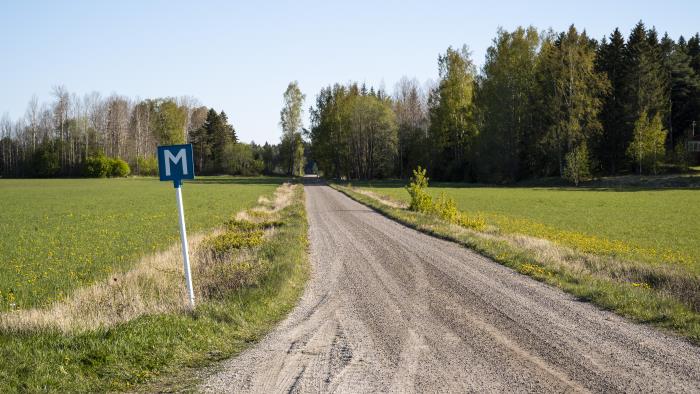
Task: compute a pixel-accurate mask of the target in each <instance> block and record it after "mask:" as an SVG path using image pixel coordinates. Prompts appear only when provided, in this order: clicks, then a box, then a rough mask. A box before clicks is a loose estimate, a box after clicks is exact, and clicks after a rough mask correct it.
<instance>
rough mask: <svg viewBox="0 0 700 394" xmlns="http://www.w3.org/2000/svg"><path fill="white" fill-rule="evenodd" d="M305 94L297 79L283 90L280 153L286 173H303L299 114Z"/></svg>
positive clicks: (300, 114)
mask: <svg viewBox="0 0 700 394" xmlns="http://www.w3.org/2000/svg"><path fill="white" fill-rule="evenodd" d="M304 99H305V96H304V95H303V94H302V93H301V89H299V84H298V82H297V81H292V82H290V83H289V85H288V86H287V90H286V91H285V92H284V107H283V108H282V110H281V111H280V126H281V127H282V143H281V144H280V148H281V149H280V153H281V155H282V162H283V165H284V166H285V167H286V169H287V175H293V176H303V175H304V164H305V163H304V146H303V144H302V141H301V131H302V130H301V126H302V122H301V116H302V113H303V106H304Z"/></svg>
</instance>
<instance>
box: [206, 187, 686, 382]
mask: <svg viewBox="0 0 700 394" xmlns="http://www.w3.org/2000/svg"><path fill="white" fill-rule="evenodd" d="M305 189H306V204H307V210H308V216H309V223H310V240H311V263H312V267H313V274H312V278H311V280H310V282H309V284H308V287H307V289H306V291H305V293H304V296H303V298H302V299H301V301H300V303H299V305H298V306H297V307H296V309H295V310H294V311H293V312H292V313H291V314H290V316H289V317H288V318H287V319H286V320H285V321H284V322H282V323H281V324H280V325H279V327H277V328H276V329H275V330H274V331H273V332H272V333H271V334H270V335H268V336H267V337H266V338H265V339H264V340H262V341H261V342H260V343H259V344H258V345H257V346H255V347H254V348H252V349H250V350H248V351H246V352H244V353H243V354H242V355H240V356H239V357H236V358H232V359H230V360H228V361H226V362H225V363H224V364H223V365H222V366H221V369H220V371H219V372H217V373H216V374H214V375H212V376H210V377H209V378H208V379H206V381H205V383H204V385H203V386H202V387H201V389H202V390H204V391H211V392H237V393H240V392H258V393H272V392H291V393H294V392H312V393H314V392H349V393H358V392H460V393H461V392H473V391H479V392H484V391H487V392H606V393H608V392H623V391H624V392H659V393H665V392H700V348H698V347H696V346H693V345H691V344H688V343H686V342H684V341H683V340H680V339H677V338H674V337H672V336H670V335H667V334H663V333H660V332H659V331H657V330H654V329H652V328H650V327H646V326H641V325H637V324H633V323H630V322H628V321H626V320H624V319H622V318H620V317H618V316H615V315H613V314H612V313H609V312H605V311H601V310H599V309H597V308H595V307H594V306H592V305H590V304H587V303H583V302H579V301H576V300H575V299H574V298H572V297H571V296H569V295H566V294H564V293H562V292H561V291H559V290H557V289H554V288H551V287H549V286H547V285H544V284H541V283H539V282H536V281H534V280H532V279H530V278H528V277H525V276H523V275H520V274H518V273H516V272H514V271H512V270H510V269H508V268H505V267H503V266H501V265H498V264H496V263H494V262H492V261H490V260H488V259H486V258H484V257H482V256H479V255H477V254H475V253H473V252H471V251H469V250H468V249H465V248H463V247H461V246H458V245H456V244H453V243H450V242H446V241H443V240H439V239H436V238H433V237H430V236H427V235H424V234H421V233H418V232H416V231H414V230H411V229H408V228H406V227H404V226H401V225H399V224H397V223H395V222H393V221H391V220H389V219H387V218H385V217H383V216H381V215H379V214H378V213H375V212H373V211H372V210H370V209H369V208H367V207H365V206H363V205H361V204H359V203H356V202H354V201H352V200H351V199H349V198H347V197H346V196H344V195H342V194H340V193H339V192H337V191H335V190H333V189H331V188H329V187H327V186H322V185H307V186H306V187H305Z"/></svg>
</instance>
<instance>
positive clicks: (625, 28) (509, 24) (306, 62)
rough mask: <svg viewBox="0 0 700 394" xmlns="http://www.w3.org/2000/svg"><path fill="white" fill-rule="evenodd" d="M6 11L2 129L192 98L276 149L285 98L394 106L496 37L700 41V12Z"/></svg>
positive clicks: (156, 4) (74, 4) (499, 6)
mask: <svg viewBox="0 0 700 394" xmlns="http://www.w3.org/2000/svg"><path fill="white" fill-rule="evenodd" d="M256 3H257V2H244V3H243V2H227V1H198V2H193V1H189V2H186V1H166V0H159V1H134V0H129V1H127V0H120V1H111V2H105V1H30V0H27V1H19V0H17V1H11V0H0V21H2V22H0V115H2V114H4V113H7V114H9V116H10V117H11V118H12V119H16V118H18V117H20V116H22V115H23V114H24V111H25V109H26V106H27V102H28V101H29V100H30V98H31V97H32V95H34V94H36V95H37V96H38V97H39V100H40V101H46V102H48V101H50V100H51V95H50V92H51V88H52V86H55V85H64V86H66V87H67V88H68V90H69V91H71V92H75V93H77V94H78V95H80V96H82V95H83V94H85V93H89V92H92V91H98V92H100V93H101V94H102V95H103V96H107V95H110V94H112V93H118V94H121V95H124V96H128V97H131V98H137V97H139V98H142V99H143V98H156V97H169V96H183V95H188V96H193V97H195V98H197V99H198V100H199V101H200V102H201V103H202V104H203V105H206V106H208V107H214V108H216V109H217V110H222V109H223V110H225V111H226V113H227V114H228V115H229V119H230V120H231V122H232V123H233V125H234V127H235V128H236V130H237V132H238V136H239V138H240V139H241V140H243V141H246V142H250V141H251V140H254V141H256V142H264V141H270V142H275V143H276V142H278V141H279V136H280V134H281V131H280V128H279V126H278V123H279V111H280V108H281V105H282V93H283V92H284V90H285V88H286V87H287V84H288V83H289V82H290V81H292V80H297V81H299V85H300V87H301V89H302V91H303V92H304V93H305V94H306V102H305V108H306V110H305V122H304V125H305V126H308V107H309V106H311V105H312V104H313V103H314V101H315V96H316V94H317V93H318V91H319V90H320V89H321V88H322V87H324V86H327V85H329V84H333V83H335V82H341V83H345V82H349V81H358V82H366V83H367V84H368V85H374V86H384V87H385V88H386V90H387V91H388V92H389V93H392V92H393V89H394V85H395V83H396V82H397V81H398V80H399V79H400V78H401V77H402V76H404V75H405V76H407V77H409V78H414V77H415V78H417V79H418V80H419V81H420V82H421V83H425V82H426V81H428V80H436V79H437V56H438V54H440V53H442V52H444V51H445V49H446V48H447V47H448V46H453V47H460V46H461V45H462V44H467V45H468V46H469V48H470V49H471V51H472V56H473V58H474V61H475V63H476V64H477V65H478V66H481V65H482V64H483V61H484V55H485V52H486V48H487V47H488V46H489V45H490V44H491V40H492V39H493V37H494V36H495V34H496V30H497V29H498V28H499V27H503V28H505V29H506V30H513V29H514V28H516V27H517V26H528V25H533V26H535V27H537V28H538V29H539V30H544V29H547V28H550V27H551V28H553V29H554V30H555V31H562V30H564V29H566V28H567V27H568V26H569V25H570V24H572V23H573V24H575V25H576V26H577V27H578V28H580V29H586V31H587V32H588V34H589V35H590V36H592V37H593V38H596V39H601V38H602V37H603V36H608V35H609V34H610V33H611V32H612V31H613V29H614V28H615V27H619V28H620V30H621V31H622V32H623V34H624V35H625V36H627V35H628V34H629V31H630V30H631V29H632V27H633V26H634V25H635V24H636V23H637V22H638V21H639V20H643V21H644V23H645V24H646V25H647V26H649V27H650V26H655V27H656V28H657V30H658V31H659V33H660V36H661V35H663V33H664V32H668V33H669V35H670V36H671V37H673V38H674V39H677V38H678V37H679V36H680V35H684V36H685V37H686V38H688V37H689V36H691V35H694V34H695V33H696V32H698V31H699V30H700V2H698V1H674V0H667V1H609V0H608V1H598V0H590V1H578V2H576V3H575V4H569V3H568V2H565V1H559V2H557V3H556V4H555V5H551V4H548V3H549V2H546V1H527V2H525V1H505V0H504V1H499V2H493V3H491V2H467V1H464V2H457V1H455V2H449V1H425V2H416V1H385V2H381V1H364V0H358V1H355V0H353V1H344V2H333V1H297V2H291V1H290V2H281V1H280V2H264V3H260V4H256Z"/></svg>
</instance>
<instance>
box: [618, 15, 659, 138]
mask: <svg viewBox="0 0 700 394" xmlns="http://www.w3.org/2000/svg"><path fill="white" fill-rule="evenodd" d="M625 62H626V70H625V73H626V81H625V88H626V94H625V115H626V116H625V121H626V127H627V128H628V133H629V135H631V136H634V131H635V127H636V126H635V125H638V124H647V123H649V122H650V121H651V120H652V119H654V118H655V117H656V116H657V115H659V117H660V119H663V118H664V117H665V114H666V111H667V108H668V99H667V98H666V97H667V94H666V93H667V89H666V85H667V80H668V78H667V75H666V74H665V73H664V69H663V60H662V55H661V48H660V46H659V43H658V37H657V34H656V31H655V30H654V29H651V30H647V29H646V28H645V26H644V24H643V23H642V22H641V21H640V22H639V23H637V25H636V26H635V27H634V29H632V32H631V33H630V37H629V39H628V40H627V46H626V51H625ZM643 114H644V115H645V116H647V117H648V119H646V120H641V121H640V117H641V116H642V115H643ZM640 122H641V123H640Z"/></svg>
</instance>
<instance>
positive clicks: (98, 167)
mask: <svg viewBox="0 0 700 394" xmlns="http://www.w3.org/2000/svg"><path fill="white" fill-rule="evenodd" d="M130 173H131V169H130V168H129V165H128V164H127V163H126V162H125V161H124V160H122V159H119V158H116V157H115V158H112V157H107V156H105V155H102V154H99V155H97V156H92V157H88V158H87V160H85V163H83V174H84V175H85V176H86V177H89V178H105V177H108V176H109V177H125V176H128V175H129V174H130Z"/></svg>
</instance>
